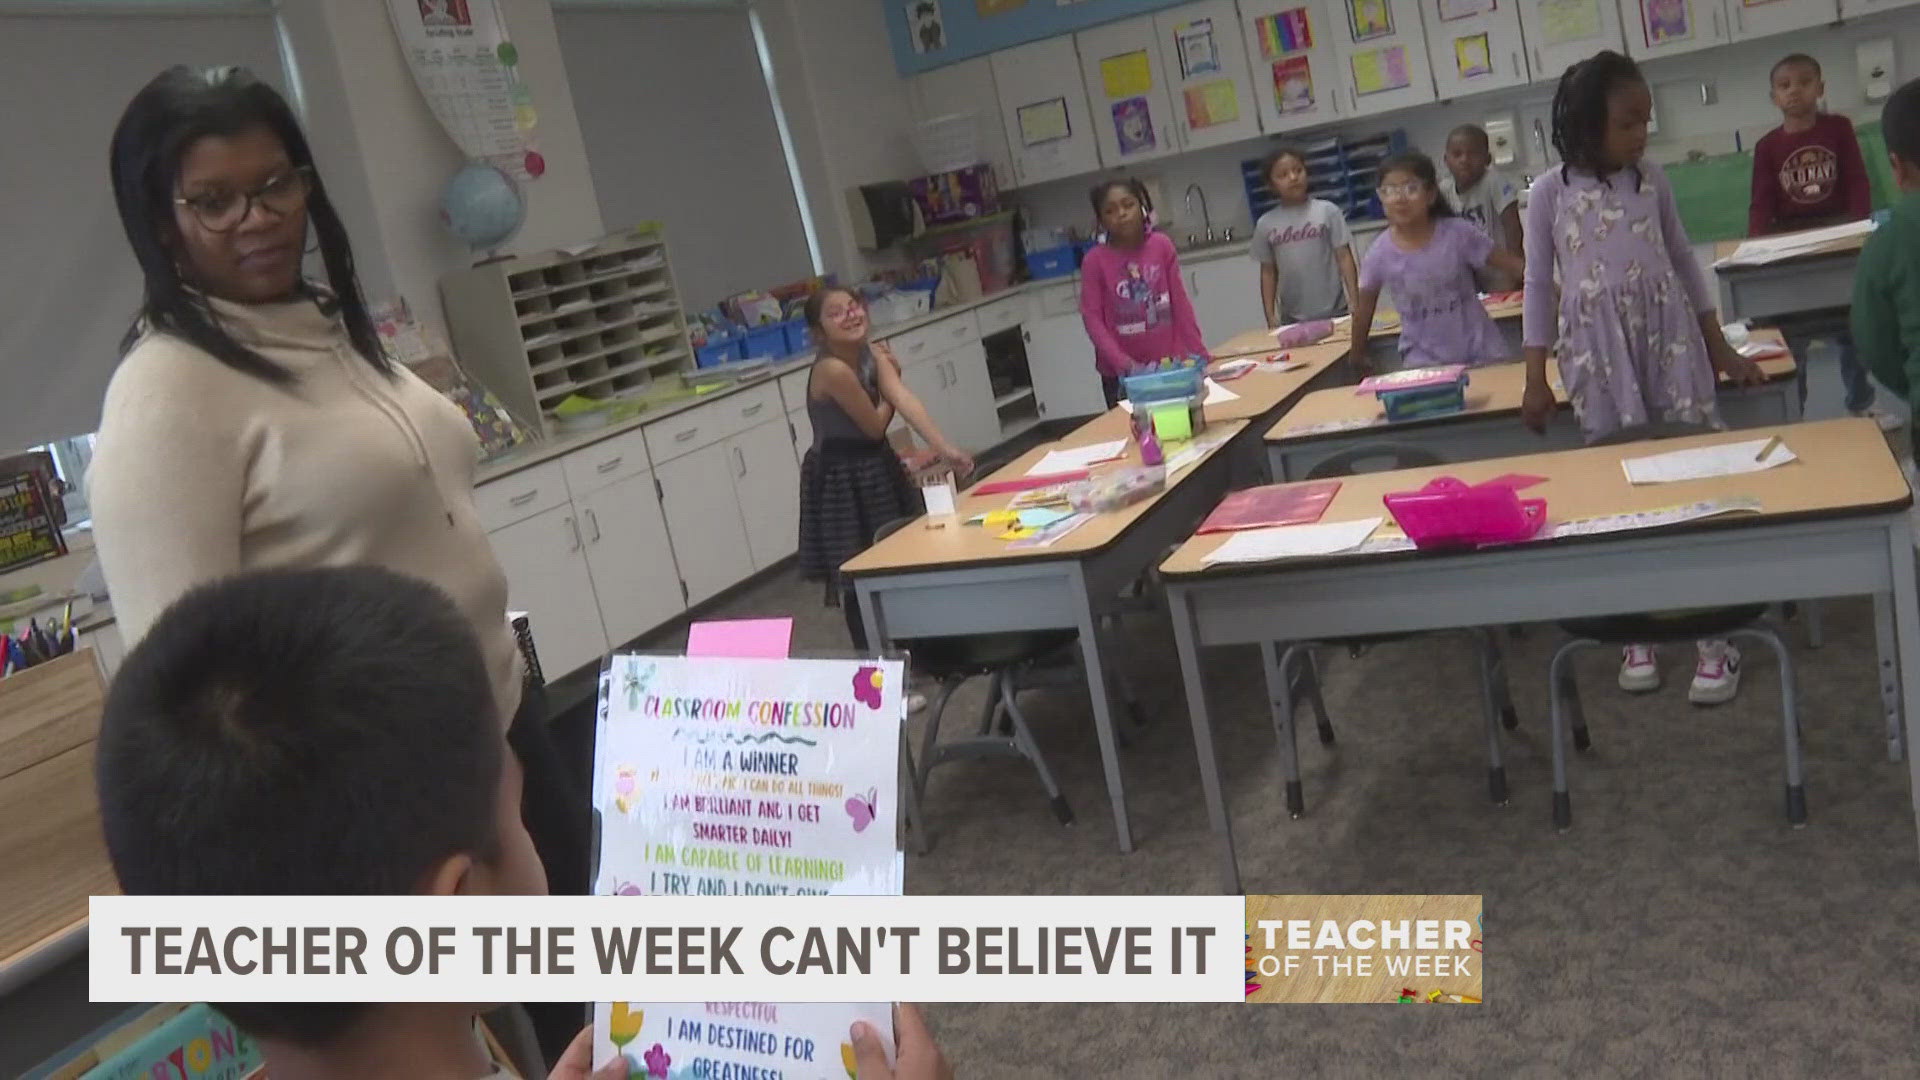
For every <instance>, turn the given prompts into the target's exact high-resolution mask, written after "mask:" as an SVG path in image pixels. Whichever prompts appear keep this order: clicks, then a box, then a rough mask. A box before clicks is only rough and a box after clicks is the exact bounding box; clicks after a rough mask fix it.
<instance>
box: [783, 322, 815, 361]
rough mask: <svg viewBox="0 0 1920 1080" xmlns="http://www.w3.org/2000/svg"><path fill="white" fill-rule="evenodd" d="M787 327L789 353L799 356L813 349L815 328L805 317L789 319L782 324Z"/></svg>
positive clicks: (789, 354)
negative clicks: (811, 326)
mask: <svg viewBox="0 0 1920 1080" xmlns="http://www.w3.org/2000/svg"><path fill="white" fill-rule="evenodd" d="M780 325H781V326H782V327H784V328H785V329H786V335H787V355H788V356H798V355H799V354H801V353H803V352H809V351H811V350H812V349H813V330H812V328H810V327H808V326H807V320H805V319H788V320H787V321H786V322H784V323H781V324H780Z"/></svg>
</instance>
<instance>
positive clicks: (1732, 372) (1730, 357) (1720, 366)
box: [1707, 340, 1767, 386]
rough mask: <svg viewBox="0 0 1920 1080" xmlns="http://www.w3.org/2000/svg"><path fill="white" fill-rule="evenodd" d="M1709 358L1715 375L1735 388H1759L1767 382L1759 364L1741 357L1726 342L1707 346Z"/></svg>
mask: <svg viewBox="0 0 1920 1080" xmlns="http://www.w3.org/2000/svg"><path fill="white" fill-rule="evenodd" d="M1707 358H1708V359H1709V360H1710V361H1712V363H1713V370H1714V373H1715V374H1717V375H1719V376H1720V377H1722V378H1724V379H1726V380H1727V381H1728V382H1730V383H1732V384H1733V385H1735V386H1759V385H1760V384H1761V383H1763V382H1766V381H1767V375H1766V373H1765V372H1763V371H1761V370H1760V365H1759V364H1756V363H1754V362H1753V361H1752V360H1749V359H1747V358H1746V357H1744V356H1741V355H1740V354H1739V353H1738V352H1736V351H1735V350H1734V348H1733V346H1731V345H1729V344H1727V343H1726V342H1725V341H1724V340H1723V341H1721V342H1719V343H1718V344H1711V345H1708V346H1707Z"/></svg>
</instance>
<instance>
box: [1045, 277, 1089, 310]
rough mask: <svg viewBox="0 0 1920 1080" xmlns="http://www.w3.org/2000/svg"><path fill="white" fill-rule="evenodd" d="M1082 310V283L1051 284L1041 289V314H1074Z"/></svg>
mask: <svg viewBox="0 0 1920 1080" xmlns="http://www.w3.org/2000/svg"><path fill="white" fill-rule="evenodd" d="M1079 310H1080V283H1079V282H1068V283H1067V284H1065V285H1050V286H1048V287H1047V288H1044V289H1041V290H1040V314H1041V315H1042V316H1043V317H1044V316H1047V315H1072V314H1075V313H1077V312H1078V311H1079Z"/></svg>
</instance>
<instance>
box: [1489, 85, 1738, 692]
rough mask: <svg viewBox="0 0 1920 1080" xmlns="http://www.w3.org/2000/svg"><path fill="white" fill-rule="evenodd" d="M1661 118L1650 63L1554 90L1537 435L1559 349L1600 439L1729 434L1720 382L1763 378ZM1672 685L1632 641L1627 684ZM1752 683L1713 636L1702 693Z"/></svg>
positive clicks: (1531, 367)
mask: <svg viewBox="0 0 1920 1080" xmlns="http://www.w3.org/2000/svg"><path fill="white" fill-rule="evenodd" d="M1652 116H1653V95H1652V94H1651V93H1650V92H1649V91H1648V89H1647V83H1646V80H1645V79H1644V78H1642V77H1641V75H1640V69H1639V67H1638V66H1636V65H1635V64H1634V62H1633V61H1632V60H1629V59H1627V58H1626V57H1625V56H1622V55H1620V54H1619V53H1616V52H1602V53H1599V54H1597V55H1595V56H1594V57H1593V58H1592V59H1589V60H1583V61H1581V62H1580V63H1578V64H1575V65H1573V66H1572V67H1570V68H1568V69H1567V72H1566V74H1565V75H1562V76H1561V77H1560V88H1559V89H1558V90H1557V91H1555V92H1554V95H1553V145H1554V148H1555V149H1557V150H1559V151H1560V157H1561V159H1562V160H1563V161H1564V162H1565V164H1564V165H1562V166H1561V167H1560V168H1558V169H1552V170H1549V171H1548V172H1546V173H1544V174H1542V175H1541V176H1540V178H1539V179H1537V180H1535V181H1534V182H1533V187H1532V189H1531V190H1530V191H1529V194H1528V198H1527V227H1526V249H1527V273H1526V300H1525V311H1524V314H1523V328H1524V332H1525V346H1526V348H1525V357H1526V363H1527V389H1526V396H1525V397H1524V399H1523V401H1522V415H1523V417H1524V419H1525V420H1526V423H1527V426H1528V427H1530V428H1532V429H1533V430H1535V431H1545V430H1546V424H1547V420H1548V418H1549V417H1551V416H1552V415H1553V412H1554V407H1555V406H1554V398H1553V391H1552V389H1550V388H1549V387H1548V385H1547V353H1548V351H1549V350H1557V352H1558V353H1559V358H1560V379H1561V381H1562V382H1563V383H1564V384H1565V385H1566V388H1567V397H1568V398H1569V399H1571V400H1572V402H1573V410H1574V414H1575V415H1576V416H1578V417H1579V419H1580V429H1581V431H1582V432H1583V433H1584V434H1585V435H1586V437H1587V440H1588V441H1589V442H1591V441H1593V440H1596V439H1599V438H1602V437H1604V436H1606V435H1609V434H1611V433H1613V432H1615V431H1618V430H1619V429H1621V428H1626V427H1635V426H1638V425H1641V424H1648V423H1658V422H1666V423H1693V424H1707V425H1711V426H1714V427H1719V426H1720V413H1719V409H1718V407H1717V404H1716V400H1715V393H1716V379H1717V377H1718V376H1722V375H1724V376H1725V377H1727V378H1728V379H1729V380H1730V381H1732V382H1734V383H1736V384H1739V385H1750V384H1754V383H1758V382H1759V381H1760V378H1761V376H1760V370H1759V369H1758V368H1757V367H1755V366H1754V364H1753V362H1752V361H1751V360H1748V359H1746V358H1745V357H1743V356H1741V355H1740V354H1739V353H1737V352H1735V351H1734V350H1733V349H1732V347H1730V346H1729V345H1728V344H1727V341H1726V339H1725V338H1724V337H1722V336H1721V334H1720V320H1719V317H1718V314H1717V313H1716V312H1715V311H1714V309H1713V301H1712V294H1711V293H1709V292H1708V291H1707V283H1706V280H1705V279H1704V278H1703V277H1702V276H1701V273H1700V267H1699V264H1697V263H1696V262H1695V261H1694V258H1693V250H1692V247H1691V246H1690V244H1689V243H1688V241H1687V234H1686V230H1685V229H1683V228H1682V227H1681V225H1680V212H1679V210H1678V208H1677V207H1676V206H1675V205H1674V201H1673V190H1672V189H1671V188H1669V187H1668V186H1667V178H1666V175H1665V174H1664V173H1662V172H1661V171H1660V169H1659V167H1658V166H1656V165H1654V164H1653V163H1651V162H1647V161H1643V160H1641V157H1642V155H1643V154H1644V153H1645V152H1646V149H1647V127H1648V124H1649V122H1650V121H1651V119H1652ZM1556 280H1557V282H1558V285H1557V287H1556ZM1556 297H1557V300H1558V302H1557V305H1556ZM1556 306H1557V308H1558V310H1557V311H1556V310H1555V308H1556ZM1659 685H1660V669H1659V667H1658V666H1657V665H1656V663H1655V660H1654V655H1653V648H1652V647H1651V646H1647V645H1630V646H1628V647H1627V648H1626V650H1625V657H1624V658H1623V662H1622V664H1621V667H1620V686H1621V688H1622V689H1625V690H1630V691H1634V692H1646V691H1649V690H1654V689H1657V688H1658V687H1659ZM1739 685H1740V654H1739V653H1738V652H1737V651H1735V650H1734V648H1733V647H1732V646H1730V645H1728V644H1727V643H1726V642H1724V641H1703V642H1701V643H1700V659H1699V663H1698V665H1697V666H1696V667H1695V668H1694V676H1693V686H1692V688H1691V690H1690V691H1689V693H1688V697H1689V698H1690V699H1691V700H1692V701H1693V702H1694V703H1695V704H1700V705H1712V704H1718V703H1720V702H1723V701H1726V700H1728V699H1730V698H1732V697H1733V695H1734V691H1735V690H1736V689H1738V688H1739Z"/></svg>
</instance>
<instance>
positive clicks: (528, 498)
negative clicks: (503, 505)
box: [507, 488, 540, 506]
mask: <svg viewBox="0 0 1920 1080" xmlns="http://www.w3.org/2000/svg"><path fill="white" fill-rule="evenodd" d="M538 494H540V489H539V488H529V489H527V490H526V491H523V492H521V493H520V494H518V495H515V496H514V497H513V498H511V499H508V500H507V505H508V506H525V505H527V504H528V503H530V502H532V501H533V499H534V496H536V495H538Z"/></svg>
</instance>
